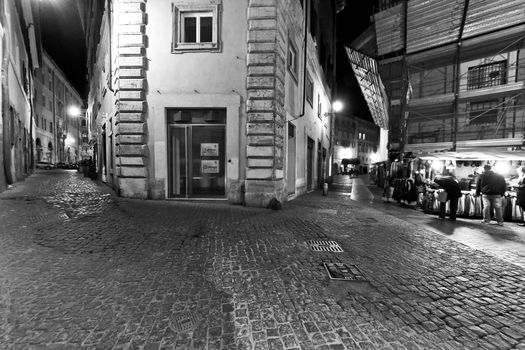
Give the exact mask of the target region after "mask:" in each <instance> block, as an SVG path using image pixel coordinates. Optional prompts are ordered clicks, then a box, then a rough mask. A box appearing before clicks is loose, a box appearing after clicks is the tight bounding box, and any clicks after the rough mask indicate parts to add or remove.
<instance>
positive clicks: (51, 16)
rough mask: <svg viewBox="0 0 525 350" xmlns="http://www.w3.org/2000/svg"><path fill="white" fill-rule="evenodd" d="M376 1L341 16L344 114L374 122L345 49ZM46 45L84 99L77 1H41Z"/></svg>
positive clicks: (83, 54) (339, 59)
mask: <svg viewBox="0 0 525 350" xmlns="http://www.w3.org/2000/svg"><path fill="white" fill-rule="evenodd" d="M373 2H374V1H370V0H365V1H347V3H348V5H347V6H346V8H345V9H344V10H343V11H342V12H340V13H339V14H338V18H337V20H338V28H337V32H338V43H339V47H338V52H337V56H338V57H337V64H338V67H337V69H338V77H337V82H338V94H337V95H338V96H337V97H336V98H337V99H340V100H342V101H343V103H344V105H345V107H344V110H343V111H342V112H341V113H342V114H348V115H357V116H359V117H362V118H364V119H371V116H370V113H369V111H368V108H367V107H366V103H365V101H364V99H363V97H362V94H361V90H360V89H359V86H358V85H357V82H356V80H355V78H354V76H353V73H352V69H351V68H350V65H349V63H348V59H347V57H346V53H345V51H344V47H343V46H342V45H345V44H346V45H349V44H350V42H351V41H352V40H353V39H355V38H356V37H357V36H358V35H359V34H360V33H361V32H363V31H364V30H365V29H366V28H367V27H368V26H369V25H370V22H369V18H370V15H371V13H372V3H373ZM40 5H41V23H42V43H43V46H44V49H45V50H46V51H47V52H48V54H49V55H50V56H51V57H52V58H53V60H54V61H55V62H56V63H57V65H58V66H59V67H60V68H61V69H62V71H63V72H64V73H65V74H66V76H67V77H68V78H69V79H70V81H71V82H72V84H73V86H74V87H75V88H76V89H77V91H78V92H79V93H80V95H81V96H85V94H86V92H87V91H86V90H87V83H86V48H85V41H84V36H83V33H82V28H81V24H80V17H79V14H78V12H77V11H76V7H75V6H74V0H46V1H41V2H40Z"/></svg>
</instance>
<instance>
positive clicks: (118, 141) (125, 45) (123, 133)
mask: <svg viewBox="0 0 525 350" xmlns="http://www.w3.org/2000/svg"><path fill="white" fill-rule="evenodd" d="M116 12H117V13H115V15H114V17H113V18H114V19H115V20H116V23H115V30H116V33H118V48H117V50H118V51H117V60H116V62H117V65H116V81H117V84H116V90H115V93H116V106H115V107H116V108H115V111H116V112H115V145H116V165H117V186H118V190H119V193H120V195H121V196H123V197H130V198H147V197H148V181H147V175H148V174H147V168H146V161H147V149H146V132H147V130H146V122H145V120H146V111H147V108H146V98H145V93H146V88H147V86H146V85H147V84H146V82H147V81H146V70H147V59H146V52H145V48H146V43H147V37H146V35H145V34H144V33H145V26H146V24H147V23H146V18H147V17H146V1H144V0H122V1H120V2H119V4H118V7H117V8H116Z"/></svg>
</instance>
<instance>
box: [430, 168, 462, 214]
mask: <svg viewBox="0 0 525 350" xmlns="http://www.w3.org/2000/svg"><path fill="white" fill-rule="evenodd" d="M434 182H435V183H437V184H438V185H439V186H440V187H441V188H443V189H444V190H445V193H446V198H443V199H442V200H440V201H439V218H440V219H444V218H445V213H446V208H447V202H449V203H450V219H449V220H450V221H456V214H457V211H458V201H459V198H461V196H462V193H461V188H460V187H459V182H458V181H457V180H456V178H454V177H453V176H436V177H435V178H434ZM441 196H443V195H441Z"/></svg>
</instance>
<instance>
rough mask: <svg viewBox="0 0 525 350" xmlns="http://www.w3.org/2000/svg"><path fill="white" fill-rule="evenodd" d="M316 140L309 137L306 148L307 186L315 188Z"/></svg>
mask: <svg viewBox="0 0 525 350" xmlns="http://www.w3.org/2000/svg"><path fill="white" fill-rule="evenodd" d="M313 170H314V140H312V139H311V138H308V145H307V149H306V188H307V190H309V191H310V190H313V188H314V183H313V182H314V173H313Z"/></svg>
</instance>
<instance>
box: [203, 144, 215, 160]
mask: <svg viewBox="0 0 525 350" xmlns="http://www.w3.org/2000/svg"><path fill="white" fill-rule="evenodd" d="M218 156H219V144H218V143H201V157H218Z"/></svg>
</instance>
